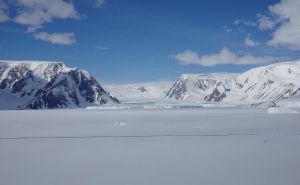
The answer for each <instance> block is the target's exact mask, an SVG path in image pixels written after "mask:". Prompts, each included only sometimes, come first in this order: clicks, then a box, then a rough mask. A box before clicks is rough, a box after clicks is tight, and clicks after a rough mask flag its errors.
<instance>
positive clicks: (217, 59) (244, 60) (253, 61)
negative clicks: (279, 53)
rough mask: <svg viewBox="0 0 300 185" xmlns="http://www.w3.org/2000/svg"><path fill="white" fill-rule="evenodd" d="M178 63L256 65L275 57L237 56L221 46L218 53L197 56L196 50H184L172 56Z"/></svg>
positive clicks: (272, 59)
mask: <svg viewBox="0 0 300 185" xmlns="http://www.w3.org/2000/svg"><path fill="white" fill-rule="evenodd" d="M173 58H174V59H176V60H177V61H178V62H179V63H180V64H182V65H189V64H196V65H201V66H215V65H220V64H233V65H258V64H268V63H272V62H275V61H276V60H277V59H275V58H273V57H269V56H264V57H257V56H253V55H250V54H246V55H243V56H238V55H236V54H235V53H234V52H232V51H230V50H229V49H228V48H226V47H225V48H223V49H222V50H221V51H220V52H219V53H215V54H211V55H203V56H199V55H198V54H197V53H196V52H194V51H191V50H185V51H184V52H182V53H178V54H176V55H175V56H173Z"/></svg>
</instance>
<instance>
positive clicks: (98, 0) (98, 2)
mask: <svg viewBox="0 0 300 185" xmlns="http://www.w3.org/2000/svg"><path fill="white" fill-rule="evenodd" d="M105 3H106V1H105V0H95V6H96V7H97V8H101V7H102V6H103V5H104V4H105Z"/></svg>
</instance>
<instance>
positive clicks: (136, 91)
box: [105, 81, 173, 102]
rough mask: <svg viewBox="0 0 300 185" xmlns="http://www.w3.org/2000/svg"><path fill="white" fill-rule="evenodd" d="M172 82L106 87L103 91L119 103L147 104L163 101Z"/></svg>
mask: <svg viewBox="0 0 300 185" xmlns="http://www.w3.org/2000/svg"><path fill="white" fill-rule="evenodd" d="M172 84H173V82H171V81H162V82H148V83H134V84H126V85H106V86H105V89H107V91H109V92H110V94H111V95H112V96H115V97H117V98H118V99H119V100H120V101H127V102H128V101H131V102H148V101H165V100H166V99H165V96H166V93H167V92H168V90H169V89H170V87H171V86H172Z"/></svg>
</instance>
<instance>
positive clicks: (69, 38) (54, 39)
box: [34, 32, 76, 45]
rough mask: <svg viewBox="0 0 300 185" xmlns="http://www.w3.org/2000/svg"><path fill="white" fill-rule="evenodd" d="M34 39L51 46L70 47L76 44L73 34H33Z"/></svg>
mask: <svg viewBox="0 0 300 185" xmlns="http://www.w3.org/2000/svg"><path fill="white" fill-rule="evenodd" d="M34 38H35V39H37V40H42V41H46V42H50V43H52V44H61V45H70V44H73V43H75V42H76V39H75V34H74V33H52V34H49V33H47V32H38V33H34Z"/></svg>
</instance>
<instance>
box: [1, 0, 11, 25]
mask: <svg viewBox="0 0 300 185" xmlns="http://www.w3.org/2000/svg"><path fill="white" fill-rule="evenodd" d="M7 9H8V6H7V5H6V3H5V2H4V1H3V0H0V22H6V21H9V20H10V18H9V17H8V15H7Z"/></svg>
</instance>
